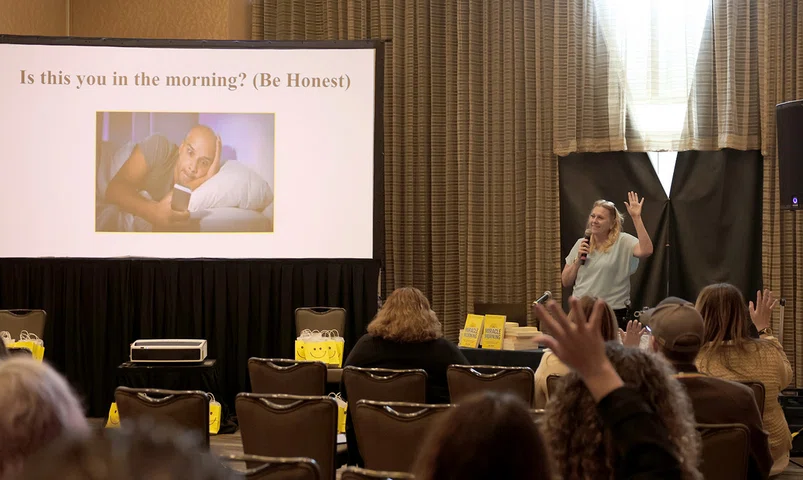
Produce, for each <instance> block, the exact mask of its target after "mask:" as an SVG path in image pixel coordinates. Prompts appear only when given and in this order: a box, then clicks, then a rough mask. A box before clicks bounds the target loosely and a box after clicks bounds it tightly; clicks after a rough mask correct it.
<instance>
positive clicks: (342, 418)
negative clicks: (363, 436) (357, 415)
mask: <svg viewBox="0 0 803 480" xmlns="http://www.w3.org/2000/svg"><path fill="white" fill-rule="evenodd" d="M329 396H330V397H333V398H334V399H335V401H336V402H337V433H346V410H347V409H348V406H349V404H348V403H346V401H345V400H343V399H342V398H340V393H330V394H329Z"/></svg>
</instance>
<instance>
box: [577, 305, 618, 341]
mask: <svg viewBox="0 0 803 480" xmlns="http://www.w3.org/2000/svg"><path fill="white" fill-rule="evenodd" d="M597 300H598V299H597V297H591V296H588V295H586V296H584V297H580V302H579V303H580V308H582V309H583V313H585V315H586V318H591V312H592V311H594V304H595V303H596V301H597ZM603 302H604V303H605V308H604V309H603V310H602V317H601V318H600V322H599V330H600V333H601V334H602V340H603V341H604V342H610V341H611V340H619V322H617V321H616V314H615V313H613V309H612V308H611V306H610V305H608V302H605V301H604V300H603ZM571 315H572V313H571V312H569V317H571Z"/></svg>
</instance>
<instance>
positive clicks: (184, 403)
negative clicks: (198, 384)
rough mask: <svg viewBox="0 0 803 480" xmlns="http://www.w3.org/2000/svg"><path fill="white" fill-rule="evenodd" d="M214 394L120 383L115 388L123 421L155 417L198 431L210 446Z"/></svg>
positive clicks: (190, 430) (118, 408)
mask: <svg viewBox="0 0 803 480" xmlns="http://www.w3.org/2000/svg"><path fill="white" fill-rule="evenodd" d="M210 397H211V396H210V395H209V394H208V393H206V392H201V391H197V390H162V389H156V388H130V387H117V389H115V391H114V401H115V402H116V403H117V412H118V413H119V415H120V423H121V424H123V423H125V421H126V419H127V418H138V417H145V416H147V417H151V418H153V419H154V420H155V421H157V422H159V423H161V422H165V423H172V424H173V425H174V426H176V427H179V428H182V429H184V430H187V431H189V432H192V433H193V434H195V435H198V436H199V437H200V440H201V441H202V442H203V443H204V445H206V446H207V447H208V446H209V401H210Z"/></svg>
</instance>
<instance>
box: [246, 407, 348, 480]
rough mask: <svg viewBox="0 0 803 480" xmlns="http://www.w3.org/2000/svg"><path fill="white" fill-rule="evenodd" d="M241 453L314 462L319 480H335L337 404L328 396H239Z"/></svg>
mask: <svg viewBox="0 0 803 480" xmlns="http://www.w3.org/2000/svg"><path fill="white" fill-rule="evenodd" d="M235 408H236V410H237V420H238V421H239V424H240V431H241V432H242V442H243V452H244V453H246V454H248V455H264V456H267V457H307V458H312V459H314V460H315V461H316V462H317V464H318V467H319V468H320V471H321V478H323V479H327V480H329V479H333V478H334V477H335V455H336V450H337V414H338V408H337V402H336V401H335V399H334V398H332V397H328V396H302V395H280V394H259V393H239V394H237V397H236V399H235Z"/></svg>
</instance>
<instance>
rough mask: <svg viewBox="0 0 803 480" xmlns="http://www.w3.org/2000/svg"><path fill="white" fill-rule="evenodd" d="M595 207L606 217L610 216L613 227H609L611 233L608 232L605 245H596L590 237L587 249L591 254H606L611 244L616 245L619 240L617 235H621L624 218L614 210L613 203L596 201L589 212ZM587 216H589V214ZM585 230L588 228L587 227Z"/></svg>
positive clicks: (617, 210)
mask: <svg viewBox="0 0 803 480" xmlns="http://www.w3.org/2000/svg"><path fill="white" fill-rule="evenodd" d="M597 207H601V208H604V209H605V210H606V211H607V212H608V215H610V216H611V221H612V222H613V226H612V227H611V231H610V232H608V240H607V241H606V242H605V243H603V244H602V245H597V244H596V243H597V242H596V241H594V237H591V242H590V243H589V245H588V248H589V250H590V251H592V252H593V251H594V250H599V251H601V252H607V251H608V250H609V249H610V248H611V247H612V246H613V244H614V243H616V239H618V238H619V234H620V233H622V227H623V226H624V223H625V216H624V215H622V214H621V213H620V212H619V209H617V208H616V205H615V204H614V203H613V202H610V201H608V200H597V201H596V202H594V205H593V206H592V207H591V210H592V211H593V210H594V209H595V208H597ZM589 215H591V214H590V213H589ZM586 228H588V225H587V226H586Z"/></svg>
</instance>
